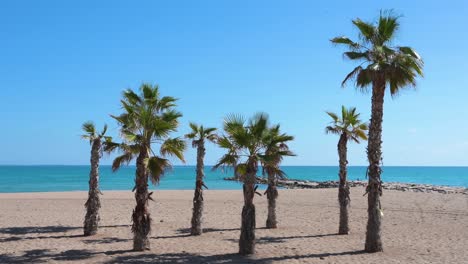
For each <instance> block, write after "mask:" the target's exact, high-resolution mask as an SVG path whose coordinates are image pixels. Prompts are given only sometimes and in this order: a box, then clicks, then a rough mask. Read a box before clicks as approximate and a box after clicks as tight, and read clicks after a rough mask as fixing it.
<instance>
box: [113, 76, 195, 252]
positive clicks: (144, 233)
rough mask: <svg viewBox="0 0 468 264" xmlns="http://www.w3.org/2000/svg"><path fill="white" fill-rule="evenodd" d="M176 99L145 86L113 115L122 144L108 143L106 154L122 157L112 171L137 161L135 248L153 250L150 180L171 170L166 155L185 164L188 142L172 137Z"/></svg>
mask: <svg viewBox="0 0 468 264" xmlns="http://www.w3.org/2000/svg"><path fill="white" fill-rule="evenodd" d="M176 101H177V99H175V98H173V97H169V96H164V97H161V96H160V94H159V87H158V86H157V85H154V86H153V85H151V84H145V83H144V84H142V85H141V86H140V93H139V94H136V93H135V92H134V91H132V90H130V89H128V90H126V91H124V92H123V98H122V100H121V104H122V108H123V110H124V112H123V113H122V114H120V115H119V116H112V117H113V118H114V119H115V120H117V122H118V123H119V124H120V133H121V135H122V137H123V143H120V144H116V143H114V144H109V146H108V147H107V148H106V151H108V152H110V151H113V150H114V149H119V150H120V151H121V152H122V155H120V156H118V157H117V158H115V160H114V162H113V163H112V170H113V171H116V170H117V169H119V168H120V166H121V165H122V164H124V163H126V164H128V163H129V162H130V161H132V160H133V159H134V158H136V175H135V188H134V190H135V200H136V207H135V209H134V210H133V214H132V221H133V225H132V232H133V249H134V250H136V251H143V250H149V249H150V242H149V239H148V235H149V233H150V231H151V217H150V213H149V211H148V201H149V200H152V198H151V194H152V192H151V193H148V178H149V179H150V180H151V181H152V183H153V184H157V183H158V182H159V180H160V178H161V176H162V175H164V172H165V171H166V170H167V169H168V168H170V167H171V163H170V161H169V160H168V159H167V156H175V157H176V158H178V159H179V160H181V161H184V156H183V152H184V150H185V148H186V146H185V142H184V141H183V140H182V139H179V138H170V137H169V136H170V134H171V132H175V131H177V127H178V125H179V121H178V120H179V118H180V117H181V116H182V114H181V113H179V112H177V111H176V110H175V109H174V108H175V106H176ZM152 144H158V145H159V154H160V155H159V156H158V155H157V154H156V153H155V152H154V151H153V148H152Z"/></svg>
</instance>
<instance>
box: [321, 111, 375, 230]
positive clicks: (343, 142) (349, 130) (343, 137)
mask: <svg viewBox="0 0 468 264" xmlns="http://www.w3.org/2000/svg"><path fill="white" fill-rule="evenodd" d="M327 114H328V115H329V116H330V117H331V118H332V119H333V121H332V125H329V126H327V127H326V128H325V132H326V133H327V134H336V135H339V136H340V140H339V141H338V157H339V163H340V172H339V176H340V185H339V187H338V201H339V203H340V226H339V228H338V234H340V235H347V234H348V233H349V226H348V206H349V202H350V201H351V199H350V198H349V185H348V181H347V169H346V166H347V165H348V159H347V152H348V148H347V145H348V140H352V141H354V142H356V143H359V140H360V139H361V140H367V136H366V131H367V129H368V128H367V124H365V123H362V121H361V120H359V115H360V114H359V113H356V108H355V107H352V108H349V109H346V108H345V107H344V106H342V107H341V118H340V117H338V115H337V114H335V113H332V112H327Z"/></svg>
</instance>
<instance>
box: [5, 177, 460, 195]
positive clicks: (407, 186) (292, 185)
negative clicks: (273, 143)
mask: <svg viewBox="0 0 468 264" xmlns="http://www.w3.org/2000/svg"><path fill="white" fill-rule="evenodd" d="M223 181H231V182H240V181H239V180H237V179H236V178H234V177H225V178H223ZM257 184H262V185H267V184H268V180H267V179H266V178H262V177H257ZM338 184H339V182H338V181H310V180H299V179H286V180H278V182H277V186H278V187H281V188H285V189H329V188H338ZM348 184H349V187H366V186H367V181H348ZM382 188H383V189H385V190H396V191H402V192H407V191H409V192H423V193H432V192H436V193H442V194H451V193H459V194H464V195H468V187H461V186H446V185H433V184H421V183H403V182H384V183H382ZM209 190H210V191H236V190H242V189H241V188H239V189H209ZM101 191H102V192H128V191H131V190H130V189H128V190H115V189H102V190H101ZM151 191H158V192H159V191H190V192H193V189H158V187H157V186H156V187H155V188H154V189H151ZM80 192H86V193H87V192H88V190H66V191H62V190H58V191H55V190H54V191H22V192H0V195H5V194H33V193H80Z"/></svg>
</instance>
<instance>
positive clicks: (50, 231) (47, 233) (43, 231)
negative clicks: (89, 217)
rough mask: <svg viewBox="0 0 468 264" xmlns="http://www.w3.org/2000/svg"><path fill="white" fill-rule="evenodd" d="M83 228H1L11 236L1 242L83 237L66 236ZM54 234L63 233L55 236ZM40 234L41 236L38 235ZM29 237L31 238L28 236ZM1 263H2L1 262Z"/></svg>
mask: <svg viewBox="0 0 468 264" xmlns="http://www.w3.org/2000/svg"><path fill="white" fill-rule="evenodd" d="M117 227H129V225H109V226H100V228H117ZM82 229H83V227H81V226H80V227H77V226H22V227H5V228H0V234H6V235H11V236H9V237H2V238H0V242H12V241H19V240H25V239H51V238H55V239H61V238H75V237H83V234H73V235H71V234H66V233H67V232H69V231H76V230H82ZM54 233H62V234H59V235H55V234H54ZM33 234H34V235H33ZM38 234H39V235H38ZM27 235H29V236H27ZM0 263H1V262H0Z"/></svg>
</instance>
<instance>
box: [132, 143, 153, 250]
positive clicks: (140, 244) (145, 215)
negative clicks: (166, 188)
mask: <svg viewBox="0 0 468 264" xmlns="http://www.w3.org/2000/svg"><path fill="white" fill-rule="evenodd" d="M148 157H149V155H148V150H147V148H146V147H142V149H141V150H140V154H139V156H138V158H137V163H136V166H137V168H136V178H135V185H136V186H135V187H136V192H135V200H136V207H135V209H134V210H133V214H132V221H133V225H132V232H133V250H135V251H144V250H149V249H150V242H149V239H148V235H149V234H150V231H151V216H150V213H149V211H148V198H149V196H148V170H147V169H146V166H145V164H144V162H145V159H147V158H148Z"/></svg>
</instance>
